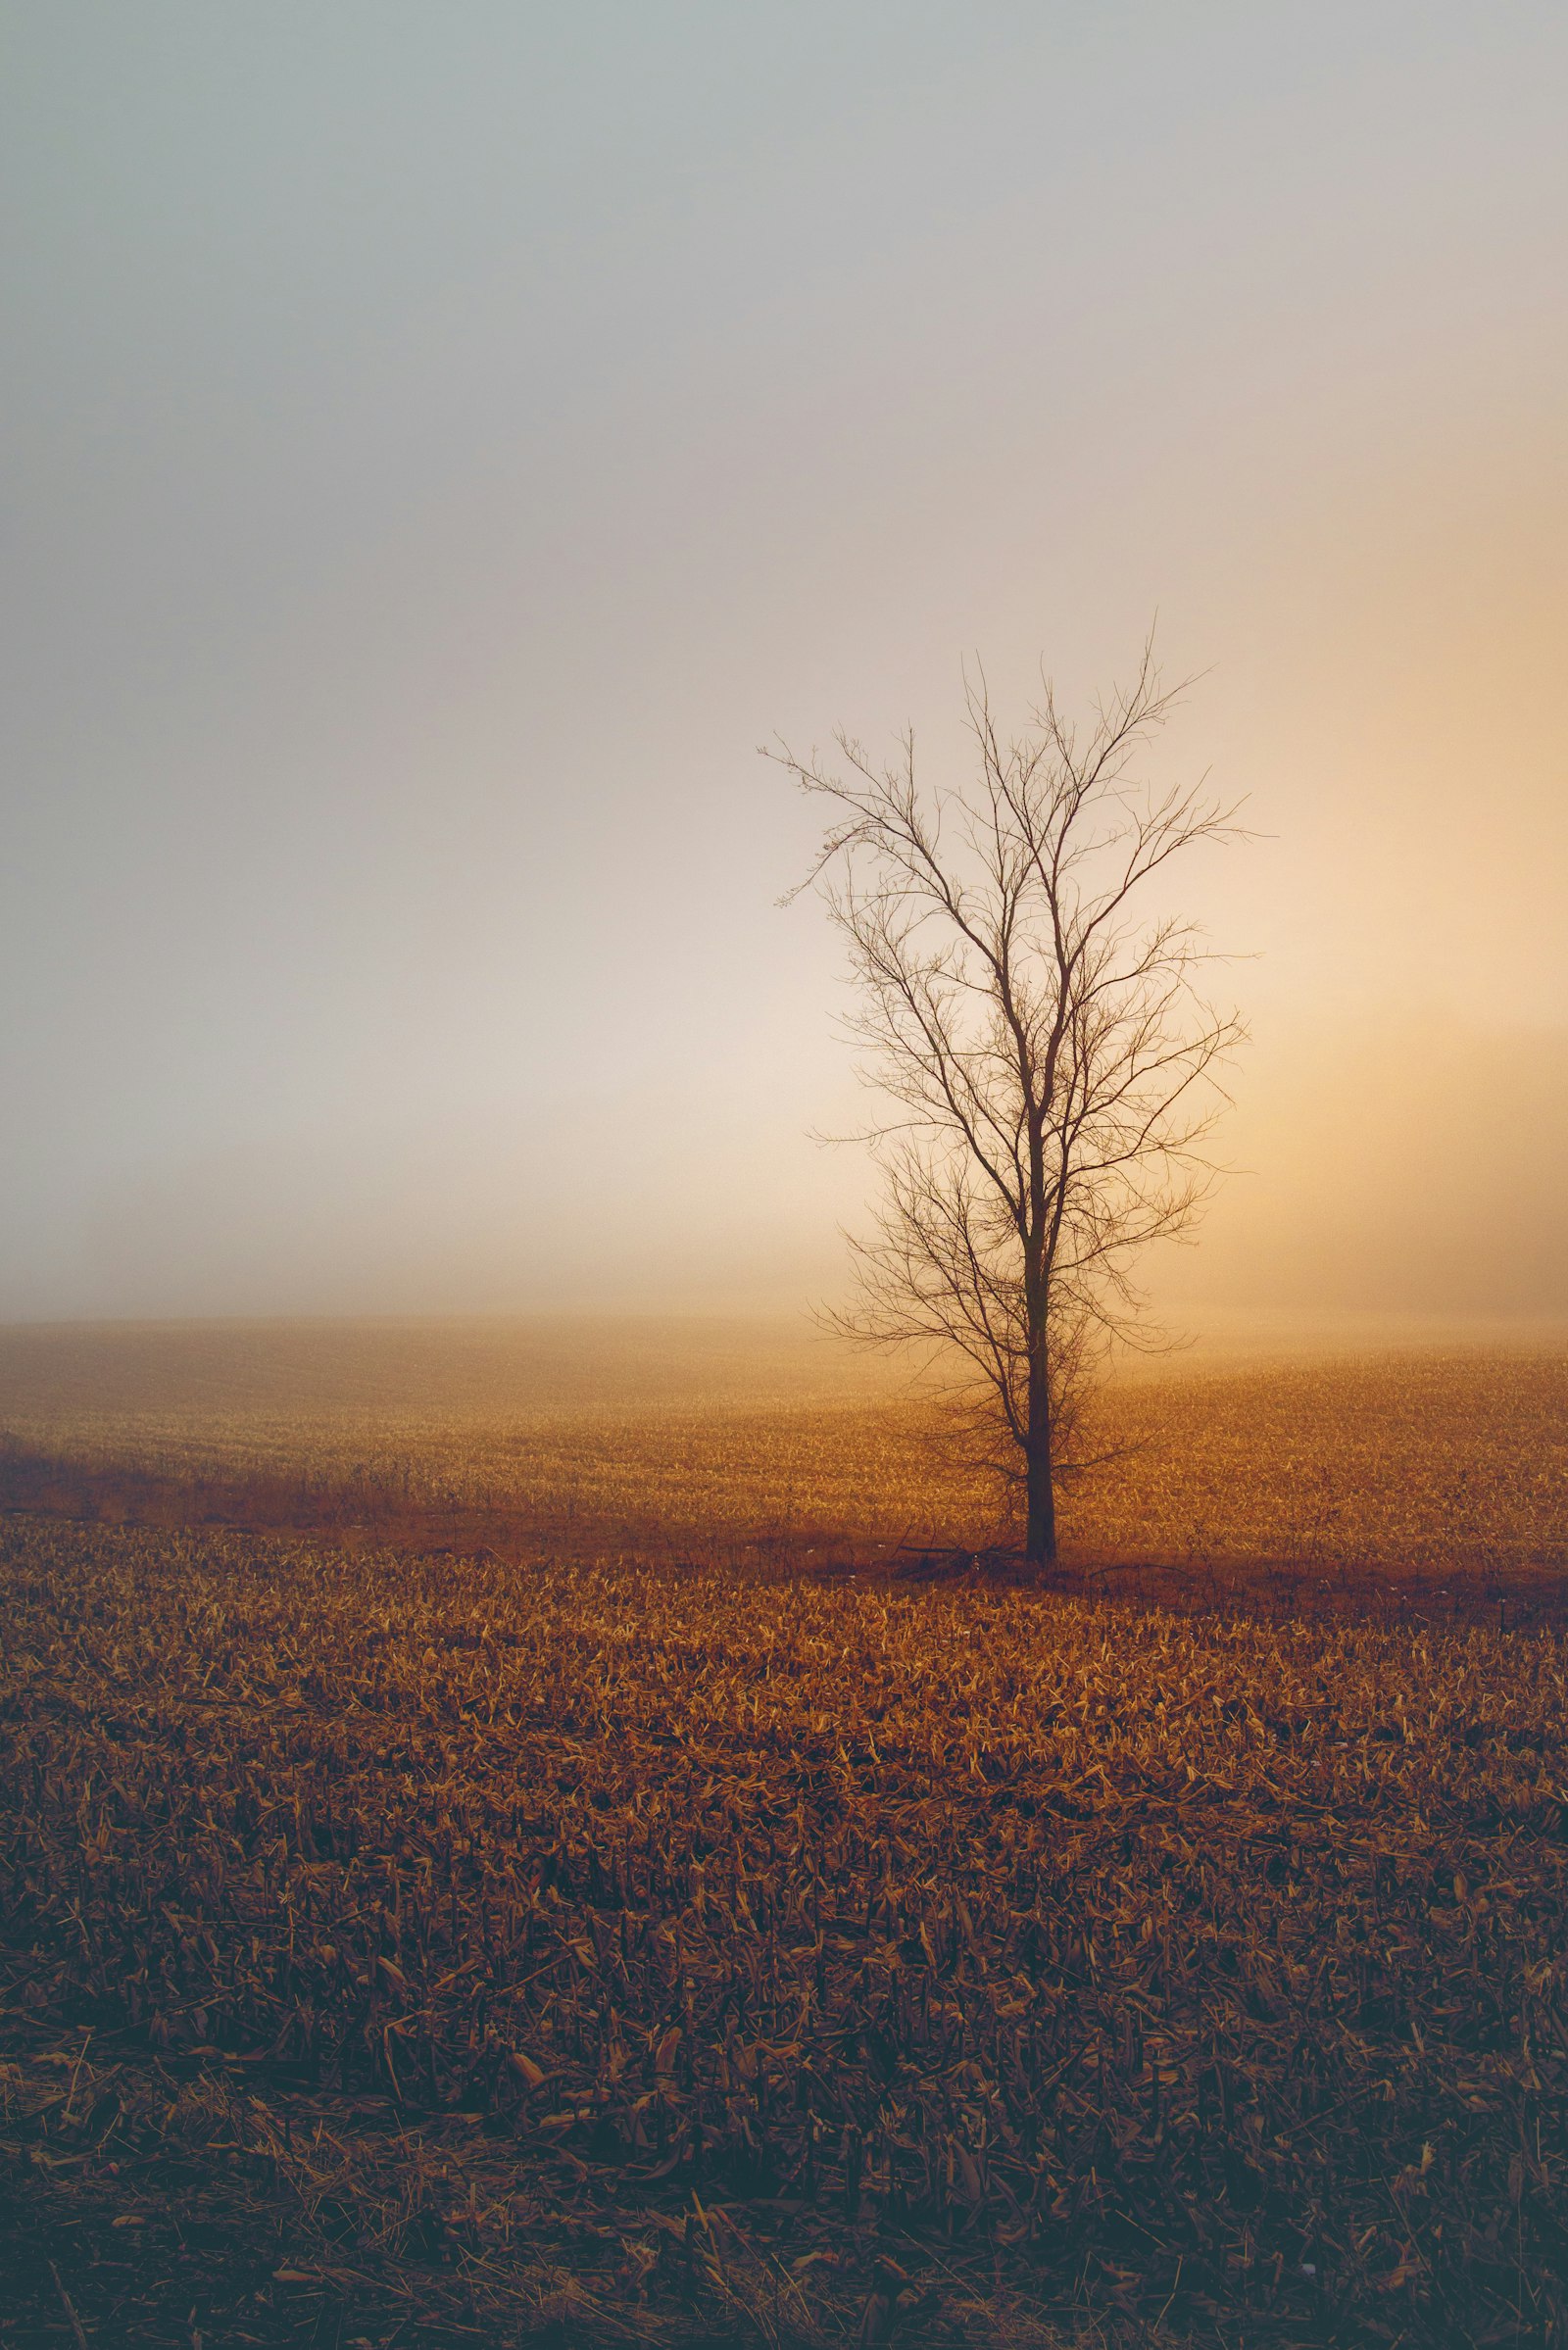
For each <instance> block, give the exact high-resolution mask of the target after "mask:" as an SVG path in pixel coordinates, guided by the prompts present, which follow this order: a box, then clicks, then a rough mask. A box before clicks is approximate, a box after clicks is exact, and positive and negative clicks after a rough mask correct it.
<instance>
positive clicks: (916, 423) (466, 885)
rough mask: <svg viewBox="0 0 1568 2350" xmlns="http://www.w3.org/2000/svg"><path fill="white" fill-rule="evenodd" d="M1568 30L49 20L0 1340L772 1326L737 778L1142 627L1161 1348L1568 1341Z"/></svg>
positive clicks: (801, 813)
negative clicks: (1203, 839)
mask: <svg viewBox="0 0 1568 2350" xmlns="http://www.w3.org/2000/svg"><path fill="white" fill-rule="evenodd" d="M1565 94H1568V14H1565V12H1563V11H1562V10H1561V8H1559V7H1556V6H1545V5H1542V6H1526V5H1509V4H1508V0H1500V4H1499V0H1491V4H1489V5H1487V6H1485V7H1481V6H1457V5H1448V4H1445V0H1421V4H1420V5H1404V4H1402V0H1401V4H1393V0H1389V4H1385V0H1356V4H1355V5H1353V6H1349V5H1340V4H1338V0H1327V4H1323V0H1315V4H1313V5H1310V6H1306V5H1281V6H1277V7H1269V8H1266V9H1259V8H1256V7H1254V6H1243V5H1211V4H1209V0H1184V5H1183V6H1182V7H1181V8H1178V9H1172V8H1169V7H1162V6H1153V5H1145V6H1131V5H1129V6H1117V5H1114V4H1107V5H1097V6H1094V7H1089V6H1087V5H1074V6H1065V5H1054V4H1050V0H1034V4H1032V5H1029V6H1012V5H1003V4H1001V0H998V4H995V5H991V4H987V0H980V4H978V5H966V6H963V7H958V6H956V5H947V6H927V5H920V4H919V0H907V4H906V5H901V6H897V7H894V6H885V5H881V4H880V0H860V4H859V5H857V6H856V7H855V8H853V9H845V8H843V7H841V6H827V5H818V4H817V0H792V5H790V6H788V7H784V6H782V5H760V6H757V7H750V8H744V9H742V8H736V7H733V6H728V5H724V6H717V5H715V6H696V7H694V6H680V5H648V4H646V0H644V4H639V5H630V4H628V5H599V4H598V0H576V4H574V5H573V6H572V7H571V8H569V9H567V8H549V9H546V8H542V7H536V6H531V5H526V4H524V0H506V4H505V5H500V4H497V5H491V4H490V0H457V4H456V5H453V6H449V7H442V8H435V7H430V6H423V5H421V6H409V5H403V4H401V0H374V4H373V5H371V4H370V0H364V4H360V0H311V4H310V5H305V4H304V0H297V4H296V0H281V4H279V5H274V6H268V7H261V6H256V5H236V6H232V7H224V8H214V7H212V6H211V5H210V4H209V0H200V4H197V0H139V5H138V6H137V7H135V8H134V9H124V8H116V7H111V6H109V5H107V4H106V0H95V4H94V5H91V6H84V5H81V4H79V0H34V4H32V5H28V6H25V7H19V6H17V5H14V4H11V5H3V6H0V280H3V285H0V341H3V385H4V392H3V418H0V435H3V440H0V568H3V573H4V580H3V594H4V612H3V625H0V671H3V677H0V686H3V692H0V736H3V757H0V796H3V840H4V852H3V857H0V996H3V1004H4V1014H3V1019H0V1102H3V1105H4V1107H3V1113H0V1203H3V1204H0V1318H11V1319H29V1318H49V1317H62V1316H97V1315H115V1316H143V1315H191V1314H209V1313H211V1314H246V1313H269V1314H270V1313H380V1312H386V1313H407V1312H448V1311H457V1312H472V1311H514V1310H519V1309H527V1308H532V1307H538V1306H546V1307H575V1306H584V1307H592V1308H594V1309H597V1310H601V1311H603V1310H622V1309H624V1310H644V1309H648V1310H655V1309H658V1310H667V1309H668V1308H670V1307H671V1306H676V1307H682V1306H690V1307H693V1308H696V1309H701V1310H714V1309H722V1310H752V1309H756V1310H759V1311H762V1310H767V1311H775V1310H782V1311H794V1310H797V1309H798V1308H799V1307H800V1306H801V1305H802V1304H803V1303H804V1302H805V1301H807V1300H808V1299H809V1298H810V1297H820V1296H824V1295H830V1294H831V1293H832V1292H833V1290H834V1288H835V1286H836V1285H837V1284H838V1283H839V1282H840V1280H841V1275H842V1264H843V1254H842V1242H841V1239H840V1237H839V1228H840V1226H841V1225H843V1224H846V1223H847V1224H850V1225H852V1226H853V1224H854V1223H855V1221H856V1219H857V1217H858V1214H859V1213H860V1212H861V1209H862V1205H863V1201H864V1199H865V1197H866V1193H867V1186H868V1175H867V1169H866V1167H865V1164H864V1162H863V1160H862V1159H861V1158H860V1157H858V1155H857V1154H856V1153H854V1152H853V1151H843V1150H835V1149H831V1148H825V1147H824V1146H822V1145H821V1144H820V1143H818V1142H817V1141H815V1140H813V1135H814V1134H815V1133H817V1132H820V1131H821V1130H824V1129H827V1130H831V1129H833V1128H835V1126H839V1125H842V1124H844V1123H846V1122H847V1121H848V1120H851V1119H853V1117H854V1116H855V1115H856V1114H857V1102H856V1096H855V1092H854V1086H853V1080H852V1077H851V1073H850V1062H849V1056H848V1054H847V1053H846V1051H845V1048H844V1046H843V1044H842V1042H841V1041H840V1039H839V1038H838V1036H837V1034H836V1032H835V1027H834V1021H835V1016H836V1014H837V1013H838V1012H840V1011H841V1010H842V1009H843V1007H844V1006H843V997H842V993H841V989H840V982H839V966H838V954H837V950H836V948H835V946H834V943H833V941H832V939H831V937H830V935H829V933H828V930H827V927H826V925H825V923H824V922H823V920H822V919H821V916H820V913H819V911H818V910H817V909H816V908H815V907H814V906H813V905H812V904H811V902H810V901H809V899H807V900H802V901H799V902H797V903H796V904H795V905H794V906H790V907H788V908H781V907H780V906H779V905H778V903H777V901H778V899H779V897H780V895H781V893H783V892H784V891H786V890H787V889H788V888H789V887H790V885H791V884H792V883H794V882H795V881H796V880H797V879H799V877H800V875H801V873H802V871H803V870H804V868H805V865H806V863H807V861H808V859H809V853H810V849H811V845H812V841H813V838H814V829H815V822H816V819H815V818H814V817H813V814H812V811H811V809H810V808H809V807H808V806H806V805H805V804H803V803H802V802H800V801H799V800H798V799H797V798H795V797H793V796H792V795H791V793H790V791H789V788H788V786H787V784H786V782H785V780H784V779H783V777H782V776H781V775H780V773H779V772H778V770H777V769H775V768H774V767H772V766H770V765H768V764H767V763H766V762H765V761H763V760H761V759H759V758H758V756H757V746H758V745H759V744H760V743H763V742H765V741H768V740H771V739H773V738H774V737H775V736H783V737H784V738H786V739H787V740H789V741H790V742H791V743H793V744H795V745H796V746H797V747H809V745H811V744H812V743H826V742H827V741H828V740H829V738H830V736H831V733H832V730H833V728H834V727H835V725H838V724H844V725H846V726H847V727H849V728H850V730H851V731H852V732H853V733H855V734H856V735H858V736H859V737H860V738H862V739H863V740H865V741H866V742H867V743H870V744H872V745H875V744H878V743H881V742H884V741H888V740H890V739H891V738H892V736H893V735H894V734H895V732H896V731H897V730H898V729H900V728H901V727H902V726H904V725H905V724H906V723H912V724H913V725H914V726H915V728H916V731H917V738H918V741H919V743H920V746H921V756H922V759H925V760H927V761H928V762H929V763H928V765H927V767H926V769H925V771H926V772H927V773H929V774H930V776H931V777H932V779H933V780H938V779H940V778H941V777H943V776H944V775H952V774H955V773H956V772H957V771H958V767H959V765H960V763H961V761H962V759H963V740H962V736H961V732H960V730H959V727H958V724H957V719H958V715H959V710H960V701H959V695H960V686H961V671H962V664H963V662H964V661H965V660H966V659H967V660H969V661H973V659H974V658H975V657H977V656H978V657H979V658H980V659H981V660H983V661H984V664H985V667H986V671H987V674H988V676H989V678H990V680H991V683H992V687H993V690H994V692H995V695H996V697H997V700H998V702H999V704H1000V706H1001V707H1002V708H1003V709H1004V710H1005V713H1007V714H1009V715H1014V716H1016V718H1017V719H1019V720H1020V721H1021V720H1022V719H1024V718H1025V717H1026V715H1027V711H1028V707H1029V701H1030V695H1031V691H1032V689H1034V688H1035V687H1036V686H1037V683H1038V678H1039V675H1040V672H1041V667H1042V664H1043V665H1044V667H1045V669H1046V670H1047V671H1048V672H1049V673H1050V674H1051V675H1052V676H1053V677H1054V680H1055V682H1056V686H1057V690H1058V693H1059V694H1060V696H1061V698H1062V699H1063V701H1064V702H1066V703H1067V704H1068V705H1069V706H1070V707H1077V708H1084V707H1086V706H1087V705H1088V703H1089V702H1090V701H1091V700H1092V698H1093V697H1094V695H1095V694H1096V693H1097V692H1101V691H1103V690H1104V689H1105V688H1106V687H1107V686H1108V685H1109V684H1110V683H1111V682H1112V681H1113V680H1114V679H1115V678H1116V677H1117V676H1119V675H1120V676H1125V675H1126V674H1127V672H1128V670H1129V669H1130V668H1131V667H1132V666H1133V664H1134V663H1135V662H1136V660H1137V657H1138V652H1139V649H1140V647H1141V645H1142V643H1143V641H1144V638H1145V636H1146V635H1147V633H1148V631H1149V630H1150V628H1151V627H1152V626H1154V625H1156V623H1157V640H1156V641H1157V644H1158V647H1159V651H1160V656H1161V659H1162V661H1163V662H1164V664H1165V666H1166V670H1167V673H1168V674H1170V675H1173V676H1186V675H1194V676H1196V678H1197V682H1196V683H1195V684H1194V686H1193V689H1192V691H1191V693H1190V695H1189V697H1188V698H1187V701H1186V703H1185V705H1184V708H1183V710H1182V711H1181V713H1180V716H1179V718H1178V720H1177V721H1176V722H1175V723H1174V724H1173V726H1172V728H1171V730H1170V734H1169V738H1168V741H1167V743H1166V744H1165V746H1164V747H1163V748H1162V751H1161V754H1160V757H1161V759H1162V760H1165V759H1168V760H1169V761H1170V762H1171V763H1170V766H1169V770H1168V771H1169V772H1171V773H1177V772H1181V773H1192V774H1198V773H1201V772H1202V771H1204V770H1208V771H1210V772H1211V774H1212V777H1213V780H1214V783H1215V785H1216V787H1217V788H1220V789H1222V790H1223V791H1224V793H1225V794H1226V795H1227V796H1238V795H1243V794H1245V795H1246V796H1247V803H1248V821H1249V824H1250V827H1251V828H1252V831H1253V834H1254V836H1255V837H1254V838H1253V839H1252V840H1251V841H1250V843H1248V844H1247V845H1245V846H1242V847H1234V848H1232V849H1230V850H1228V851H1226V852H1225V854H1224V855H1223V857H1216V858H1214V859H1211V860H1209V861H1208V862H1205V863H1203V864H1202V865H1201V866H1200V865H1195V867H1194V868H1193V872H1192V876H1191V882H1190V887H1189V891H1188V896H1187V898H1186V900H1185V901H1184V903H1186V904H1187V905H1189V906H1191V908H1192V910H1194V911H1195V912H1196V913H1197V914H1199V915H1200V916H1201V918H1202V920H1203V921H1204V922H1205V923H1206V924H1207V926H1208V928H1209V930H1210V932H1211V934H1212V936H1213V937H1214V939H1215V941H1216V942H1217V943H1218V944H1219V945H1222V946H1223V947H1225V948H1227V949H1229V950H1234V951H1235V952H1236V953H1237V955H1238V956H1239V957H1240V958H1241V959H1239V960H1237V961H1236V962H1235V963H1234V964H1233V965H1231V966H1230V967H1229V970H1228V974H1227V985H1228V986H1229V987H1230V989H1231V990H1232V992H1233V995H1234V1000H1235V1002H1236V1003H1237V1004H1239V1005H1240V1007H1241V1008H1242V1010H1243V1011H1244V1012H1245V1014H1246V1016H1247V1018H1248V1020H1249V1022H1250V1029H1251V1043H1250V1048H1249V1049H1248V1052H1247V1053H1246V1054H1245V1056H1244V1057H1243V1059H1242V1060H1241V1061H1240V1062H1239V1063H1238V1066H1237V1068H1236V1071H1235V1075H1234V1080H1233V1092H1234V1096H1235V1102H1236V1108H1235V1111H1234V1113H1233V1115H1232V1117H1231V1118H1230V1120H1229V1122H1228V1125H1227V1127H1226V1129H1225V1130H1224V1134H1223V1138H1222V1144H1221V1156H1222V1157H1223V1158H1224V1159H1225V1161H1226V1162H1227V1164H1229V1165H1230V1166H1231V1167H1232V1168H1233V1170H1234V1171H1233V1172H1232V1173H1231V1174H1230V1175H1229V1176H1228V1177H1227V1179H1226V1180H1225V1182H1224V1184H1223V1185H1222V1187H1221V1188H1220V1190H1219V1192H1218V1194H1217V1196H1216V1199H1215V1202H1214V1205H1213V1207H1212V1209H1211V1211H1210V1214H1209V1217H1208V1220H1207V1224H1206V1226H1205V1229H1204V1235H1203V1238H1202V1240H1201V1244H1200V1245H1199V1246H1197V1247H1195V1248H1189V1249H1186V1250H1183V1251H1182V1252H1181V1253H1180V1255H1179V1257H1173V1258H1171V1259H1170V1260H1169V1261H1168V1262H1164V1263H1162V1264H1160V1265H1158V1266H1156V1267H1155V1268H1153V1281H1154V1287H1155V1289H1156V1291H1157V1292H1158V1294H1159V1295H1160V1297H1162V1298H1168V1299H1169V1300H1170V1301H1171V1302H1172V1303H1173V1305H1174V1307H1175V1309H1176V1310H1177V1312H1178V1313H1181V1312H1188V1313H1191V1314H1195V1315H1199V1314H1201V1313H1202V1312H1205V1311H1209V1310H1213V1311H1237V1310H1257V1311H1290V1310H1296V1309H1302V1310H1305V1309H1308V1308H1319V1307H1325V1306H1332V1307H1336V1308H1341V1309H1344V1310H1363V1309H1364V1310H1368V1311H1382V1310H1387V1311H1391V1312H1395V1311H1397V1312H1420V1313H1433V1314H1457V1315H1477V1316H1489V1315H1490V1316H1521V1317H1527V1318H1528V1317H1532V1316H1536V1317H1541V1316H1546V1317H1550V1316H1562V1315H1568V1186H1565V1185H1564V1183H1563V1181H1562V1175H1561V1170H1562V1167H1563V1164H1564V1159H1565V1155H1568V1106H1565V1105H1568V922H1565V921H1564V920H1563V918H1562V907H1563V906H1564V904H1565V903H1568V714H1565V698H1564V696H1563V695H1562V693H1561V691H1560V683H1561V678H1562V675H1563V651H1564V647H1563V635H1564V628H1563V623H1564V617H1565V612H1568V592H1565V591H1568V434H1565V418H1568V398H1565V394H1568V327H1565V318H1568V304H1565V291H1568V270H1565V263H1568V141H1564V139H1563V138H1562V135H1561V123H1562V114H1563V103H1564V97H1565Z"/></svg>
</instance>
